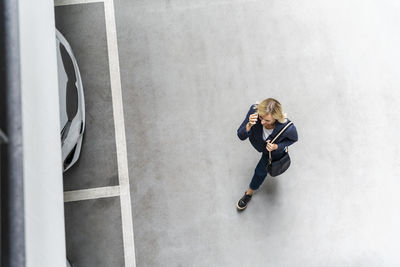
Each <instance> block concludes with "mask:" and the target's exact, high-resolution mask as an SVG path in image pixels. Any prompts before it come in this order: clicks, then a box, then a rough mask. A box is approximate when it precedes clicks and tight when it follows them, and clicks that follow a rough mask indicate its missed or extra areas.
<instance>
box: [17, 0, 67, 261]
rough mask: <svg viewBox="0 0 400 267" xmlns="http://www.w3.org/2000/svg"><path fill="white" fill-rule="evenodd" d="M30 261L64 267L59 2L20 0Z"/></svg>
mask: <svg viewBox="0 0 400 267" xmlns="http://www.w3.org/2000/svg"><path fill="white" fill-rule="evenodd" d="M19 11H20V42H21V44H20V47H21V82H22V115H23V144H24V145H23V147H24V187H25V230H26V232H25V234H26V263H27V264H26V266H27V267H39V266H40V267H54V266H57V267H58V266H60V267H62V266H65V264H66V255H65V229H64V203H63V182H62V169H61V149H60V148H61V143H60V142H61V141H60V122H59V111H58V110H59V108H58V105H59V103H58V90H57V88H58V82H57V61H56V53H55V52H56V40H55V25H54V3H53V1H51V0H45V1H40V3H39V2H35V1H29V0H20V1H19Z"/></svg>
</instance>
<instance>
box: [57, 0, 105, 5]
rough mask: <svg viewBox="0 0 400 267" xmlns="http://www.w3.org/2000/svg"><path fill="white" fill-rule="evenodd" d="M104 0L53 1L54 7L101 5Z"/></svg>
mask: <svg viewBox="0 0 400 267" xmlns="http://www.w3.org/2000/svg"><path fill="white" fill-rule="evenodd" d="M103 2H104V0H54V5H55V6H68V5H78V4H89V3H103Z"/></svg>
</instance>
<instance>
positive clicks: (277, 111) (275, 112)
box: [254, 98, 287, 123]
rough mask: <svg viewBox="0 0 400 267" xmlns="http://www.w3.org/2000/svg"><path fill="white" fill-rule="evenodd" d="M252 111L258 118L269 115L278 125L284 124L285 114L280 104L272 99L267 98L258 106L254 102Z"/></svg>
mask: <svg viewBox="0 0 400 267" xmlns="http://www.w3.org/2000/svg"><path fill="white" fill-rule="evenodd" d="M254 109H255V110H256V112H257V113H258V115H260V116H264V115H267V114H271V116H272V118H274V119H275V120H277V121H279V122H280V123H285V122H286V118H287V114H286V113H284V112H283V110H282V105H281V103H279V101H278V100H276V99H274V98H267V99H265V100H263V101H262V102H261V103H260V104H257V102H256V104H255V105H254Z"/></svg>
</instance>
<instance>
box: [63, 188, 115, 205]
mask: <svg viewBox="0 0 400 267" xmlns="http://www.w3.org/2000/svg"><path fill="white" fill-rule="evenodd" d="M119 195H120V190H119V186H118V185H117V186H106V187H97V188H90V189H82V190H73V191H66V192H64V202H73V201H80V200H89V199H97V198H105V197H116V196H119Z"/></svg>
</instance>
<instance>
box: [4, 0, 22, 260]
mask: <svg viewBox="0 0 400 267" xmlns="http://www.w3.org/2000/svg"><path fill="white" fill-rule="evenodd" d="M19 47H20V46H19V21H18V1H15V0H2V1H0V127H1V128H0V129H1V130H2V131H3V133H4V134H5V135H6V137H7V138H8V142H7V143H5V142H3V143H2V144H1V145H0V146H1V147H0V149H1V163H0V164H1V169H0V170H1V266H7V267H17V266H18V267H23V266H25V229H24V227H25V225H24V188H23V178H24V177H23V147H22V107H21V75H20V49H19Z"/></svg>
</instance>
